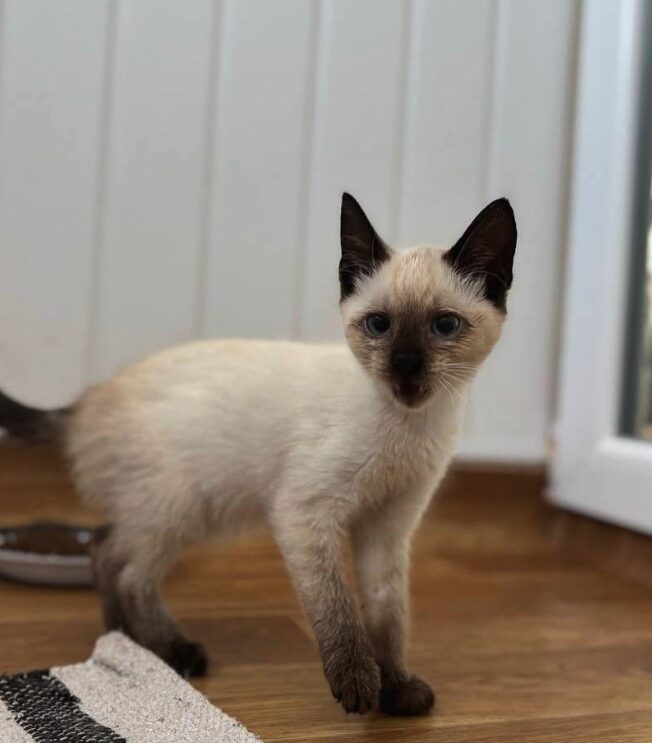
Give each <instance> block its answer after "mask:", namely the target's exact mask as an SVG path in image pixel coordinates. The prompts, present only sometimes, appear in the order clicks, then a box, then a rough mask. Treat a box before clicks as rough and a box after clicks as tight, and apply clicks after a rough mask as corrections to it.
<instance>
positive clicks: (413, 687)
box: [380, 676, 435, 716]
mask: <svg viewBox="0 0 652 743" xmlns="http://www.w3.org/2000/svg"><path fill="white" fill-rule="evenodd" d="M434 704H435V695H434V692H433V690H432V689H431V688H430V686H428V684H427V683H426V682H425V681H423V680H422V679H420V678H419V677H418V676H412V677H411V678H409V679H407V680H405V681H394V682H392V683H386V684H383V687H382V689H381V690H380V709H381V710H382V711H383V712H386V713H387V714H388V715H399V716H406V715H425V714H427V713H428V712H430V710H431V709H432V708H433V706H434Z"/></svg>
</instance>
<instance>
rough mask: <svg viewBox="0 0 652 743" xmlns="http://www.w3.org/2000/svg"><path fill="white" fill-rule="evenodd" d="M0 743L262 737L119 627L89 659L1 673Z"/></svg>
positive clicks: (241, 741)
mask: <svg viewBox="0 0 652 743" xmlns="http://www.w3.org/2000/svg"><path fill="white" fill-rule="evenodd" d="M0 741H1V743H261V741H260V739H259V738H257V737H256V736H255V735H253V734H252V733H250V732H249V731H248V730H247V729H246V728H244V727H243V726H242V725H240V723H239V722H237V721H236V720H234V719H233V718H232V717H229V716H228V715H227V714H225V713H224V712H222V711H221V710H219V709H217V707H214V706H213V705H212V704H210V703H209V702H208V700H207V699H206V698H205V697H203V696H202V695H201V694H200V693H199V692H197V691H195V690H194V689H193V688H192V686H190V685H189V684H188V683H186V682H185V681H184V680H183V679H181V678H180V677H179V676H177V674H176V673H175V672H174V671H172V670H171V669H170V668H168V666H166V665H165V663H163V662H162V661H161V660H159V659H158V658H157V657H156V656H155V655H153V654H152V653H150V652H149V651H147V650H144V649H143V648H141V647H140V646H139V645H136V644H135V643H134V642H132V641H131V640H129V639H128V638H127V637H125V636H124V635H123V634H121V633H119V632H111V633H110V634H108V635H105V636H104V637H101V638H100V639H99V640H98V641H97V644H96V645H95V650H94V651H93V655H92V656H91V658H90V659H89V660H87V661H86V662H84V663H78V664H77V665H73V666H61V667H59V668H51V669H50V670H47V671H31V672H30V673H21V674H18V675H15V676H0Z"/></svg>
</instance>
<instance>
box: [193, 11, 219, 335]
mask: <svg viewBox="0 0 652 743" xmlns="http://www.w3.org/2000/svg"><path fill="white" fill-rule="evenodd" d="M224 2H226V0H213V8H212V16H213V17H212V28H211V40H210V45H211V48H210V59H209V65H210V69H209V72H208V94H207V96H206V119H205V123H204V126H205V127H206V131H205V133H204V143H203V145H202V150H203V153H204V169H203V173H202V207H201V214H200V219H201V228H200V235H199V240H200V247H199V255H198V260H197V289H196V298H195V316H194V318H193V334H194V335H195V336H196V337H201V336H203V335H204V332H205V323H204V307H205V305H206V273H207V270H206V269H207V266H208V244H209V240H210V216H211V203H212V200H213V191H214V188H215V178H214V175H215V174H214V167H215V165H214V162H213V160H214V157H215V136H214V134H215V127H216V122H217V104H218V98H219V82H218V80H219V69H220V52H221V49H222V40H223V36H222V34H221V32H220V29H221V26H222V25H223V24H222V16H223V7H224Z"/></svg>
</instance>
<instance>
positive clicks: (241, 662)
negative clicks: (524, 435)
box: [0, 446, 652, 743]
mask: <svg viewBox="0 0 652 743" xmlns="http://www.w3.org/2000/svg"><path fill="white" fill-rule="evenodd" d="M541 488H542V482H541V477H540V476H538V475H533V474H520V475H514V474H512V475H505V474H499V473H488V472H485V473H481V472H465V473H457V474H455V475H453V476H451V477H450V478H449V480H448V481H447V483H446V486H445V488H444V490H443V493H442V495H441V497H440V498H439V499H438V500H437V501H436V503H435V505H434V507H433V509H432V510H431V512H430V514H429V515H428V516H427V518H426V521H425V523H424V525H423V528H422V529H421V531H420V535H419V538H418V542H417V545H416V548H415V552H414V561H413V565H414V570H413V631H412V643H411V652H410V656H411V660H412V667H413V669H414V671H416V672H418V673H419V674H422V675H423V676H424V677H425V678H427V679H429V680H430V681H431V682H432V683H433V684H434V686H435V688H436V691H437V694H438V706H437V709H436V711H435V713H434V714H433V715H431V716H430V717H427V718H422V719H390V718H387V717H383V716H380V715H369V716H367V717H363V718H360V717H356V716H347V715H346V714H345V713H344V712H343V711H342V710H341V709H340V708H339V707H338V706H337V705H336V704H335V702H334V701H333V700H332V699H331V698H330V694H329V692H328V689H327V686H326V683H325V681H324V679H323V677H322V673H321V670H320V666H319V662H318V659H317V655H316V652H315V649H314V646H313V643H312V640H311V638H310V635H309V633H308V631H307V628H306V623H305V621H304V619H303V617H302V615H301V613H300V611H299V608H298V606H297V602H296V599H295V597H294V595H293V592H292V590H291V588H290V586H289V583H288V580H287V578H286V575H285V572H284V569H283V564H282V562H281V559H280V558H279V555H278V553H277V552H276V549H275V548H274V546H273V545H272V544H271V543H270V541H268V540H266V539H263V540H260V541H256V542H253V543H249V544H247V545H243V546H239V547H234V546H231V547H225V546H215V545H213V546H206V547H203V548H201V549H197V550H195V551H193V552H192V553H191V554H188V555H187V556H186V557H185V558H184V560H183V561H182V563H181V564H180V565H179V566H178V568H177V569H176V570H175V571H174V573H173V575H172V576H171V578H170V580H169V584H168V587H167V596H168V599H169V603H170V606H171V608H172V610H173V612H174V613H175V614H176V615H177V616H179V617H180V618H181V619H182V622H183V624H184V626H185V627H186V628H187V631H188V633H190V634H191V635H193V636H194V637H196V638H197V639H200V640H202V641H204V642H205V643H206V645H207V648H208V651H209V654H210V658H211V661H212V668H211V672H210V675H209V677H208V678H207V679H204V680H202V681H200V682H198V683H197V684H196V686H197V688H198V689H200V690H201V691H202V692H204V693H205V694H207V695H208V696H209V697H210V699H211V700H212V701H213V702H215V703H216V704H218V705H219V706H220V707H222V708H223V709H224V710H225V711H226V712H228V713H230V714H232V715H234V716H235V717H237V718H238V719H240V720H241V721H242V722H243V723H244V724H246V725H247V726H248V727H249V728H250V729H251V730H253V731H254V732H256V733H257V734H258V735H260V736H261V737H262V738H263V740H265V741H267V743H272V741H319V742H320V743H331V742H333V743H334V742H335V741H355V742H358V741H359V742H360V743H363V742H367V743H372V742H373V743H382V742H383V741H393V742H395V743H402V742H403V741H410V743H420V742H421V741H435V742H436V743H449V742H451V743H452V742H453V741H455V742H456V743H458V742H461V741H465V742H466V741H468V742H469V743H470V742H477V741H487V742H491V743H495V742H496V741H500V743H510V742H512V741H513V742H517V741H518V743H543V742H544V741H545V742H546V743H566V742H568V743H571V742H572V743H589V742H590V743H598V742H599V743H608V742H611V741H613V742H614V743H630V742H633V741H641V742H642V741H645V742H646V743H649V742H650V741H652V589H651V588H649V587H646V586H645V585H643V584H640V583H638V582H634V581H632V580H627V579H624V578H620V577H618V576H617V575H614V574H613V573H608V572H600V570H599V569H597V568H594V567H592V565H591V564H589V563H587V562H583V561H582V560H581V559H580V558H578V557H577V556H573V555H571V556H569V555H567V554H564V555H562V554H560V553H559V552H558V551H557V549H556V548H555V547H554V546H553V545H554V543H555V539H554V536H555V531H556V529H557V528H558V517H557V516H556V515H555V514H554V513H553V512H552V511H550V510H549V509H548V508H547V507H546V506H545V505H543V502H542V500H541V497H540V493H541ZM43 515H47V516H52V517H66V518H68V519H70V518H73V517H79V516H80V512H79V511H78V510H77V507H76V506H75V502H74V500H73V498H72V496H71V494H70V489H69V485H68V481H67V479H66V476H65V473H64V471H63V469H62V467H61V464H60V463H59V462H58V460H57V458H56V457H55V456H54V455H53V454H52V453H51V452H50V451H48V450H39V449H37V448H15V447H9V446H2V447H0V522H2V523H9V522H14V521H23V520H27V519H31V518H34V517H35V516H43ZM101 632H102V627H101V624H100V620H99V613H98V605H97V601H96V598H95V596H94V594H93V592H92V591H89V590H63V589H61V590H53V589H42V588H30V587H27V586H21V585H17V584H11V583H8V582H2V581H0V671H17V670H19V669H21V670H22V669H29V668H35V667H45V666H50V665H54V664H65V663H72V662H75V661H79V660H81V659H83V658H85V657H87V656H88V654H89V653H90V651H91V648H92V646H93V642H94V640H95V638H96V637H97V636H98V635H99V634H100V633H101Z"/></svg>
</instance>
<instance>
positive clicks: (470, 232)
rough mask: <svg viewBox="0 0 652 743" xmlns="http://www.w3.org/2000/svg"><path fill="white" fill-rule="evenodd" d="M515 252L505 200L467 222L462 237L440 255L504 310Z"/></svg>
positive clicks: (512, 223) (511, 216)
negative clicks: (474, 279) (477, 282)
mask: <svg viewBox="0 0 652 743" xmlns="http://www.w3.org/2000/svg"><path fill="white" fill-rule="evenodd" d="M515 250H516V220H515V219H514V211H513V210H512V207H511V206H510V203H509V201H507V199H497V200H496V201H492V202H491V204H489V206H486V207H485V208H484V209H483V210H482V211H481V212H480V214H478V216H477V217H476V218H475V219H474V220H473V222H471V224H470V225H469V226H468V228H467V230H466V232H465V233H464V234H463V235H462V237H460V239H459V240H458V241H457V242H456V243H455V245H453V247H452V248H451V249H450V250H449V251H448V252H447V253H445V254H444V260H445V261H446V262H447V263H449V264H450V265H451V266H452V267H453V268H454V269H455V270H456V271H459V273H461V274H462V275H463V276H477V278H478V279H481V280H482V281H483V282H484V295H485V297H486V298H487V299H488V300H489V301H490V302H491V303H492V304H494V305H495V306H496V307H497V308H498V309H499V310H502V311H505V305H506V300H507V292H508V290H509V288H510V286H511V285H512V264H513V262H514V251H515Z"/></svg>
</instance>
